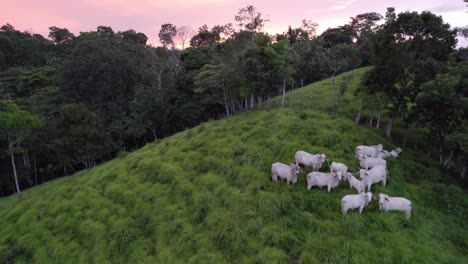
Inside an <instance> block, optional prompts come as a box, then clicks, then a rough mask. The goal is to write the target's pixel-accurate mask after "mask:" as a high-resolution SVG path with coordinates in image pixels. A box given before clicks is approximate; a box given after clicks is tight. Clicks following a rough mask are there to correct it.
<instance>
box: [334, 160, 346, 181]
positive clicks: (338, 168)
mask: <svg viewBox="0 0 468 264" xmlns="http://www.w3.org/2000/svg"><path fill="white" fill-rule="evenodd" d="M330 172H336V174H338V178H339V179H340V181H341V178H342V177H345V175H346V173H347V172H348V167H347V166H346V165H344V164H343V163H338V162H332V163H331V165H330Z"/></svg>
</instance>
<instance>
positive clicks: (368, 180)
mask: <svg viewBox="0 0 468 264" xmlns="http://www.w3.org/2000/svg"><path fill="white" fill-rule="evenodd" d="M359 176H360V177H361V179H362V182H363V183H364V185H365V186H367V191H370V189H371V187H372V184H374V183H378V182H382V185H383V186H384V187H385V185H386V184H387V176H388V171H387V168H386V167H385V166H382V165H379V166H375V167H374V168H372V169H370V170H364V169H360V170H359Z"/></svg>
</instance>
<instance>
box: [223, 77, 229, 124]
mask: <svg viewBox="0 0 468 264" xmlns="http://www.w3.org/2000/svg"><path fill="white" fill-rule="evenodd" d="M223 96H224V110H226V115H227V116H228V115H229V106H228V102H227V98H226V88H225V87H224V81H223Z"/></svg>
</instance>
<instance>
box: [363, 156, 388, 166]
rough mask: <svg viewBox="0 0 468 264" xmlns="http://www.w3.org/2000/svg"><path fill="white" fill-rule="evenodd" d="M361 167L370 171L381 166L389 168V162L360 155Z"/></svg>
mask: <svg viewBox="0 0 468 264" xmlns="http://www.w3.org/2000/svg"><path fill="white" fill-rule="evenodd" d="M359 165H360V166H361V168H364V169H366V170H368V169H371V168H373V167H375V166H379V165H382V166H385V167H387V161H386V160H384V159H381V158H372V157H367V156H366V155H360V156H359Z"/></svg>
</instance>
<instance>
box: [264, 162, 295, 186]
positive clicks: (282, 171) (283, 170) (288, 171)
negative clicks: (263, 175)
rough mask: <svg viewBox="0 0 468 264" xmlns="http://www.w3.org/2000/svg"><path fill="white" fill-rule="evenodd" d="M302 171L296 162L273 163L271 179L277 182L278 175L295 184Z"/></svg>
mask: <svg viewBox="0 0 468 264" xmlns="http://www.w3.org/2000/svg"><path fill="white" fill-rule="evenodd" d="M299 172H301V168H300V167H299V166H297V165H296V164H294V163H291V165H286V164H284V163H281V162H275V163H273V164H272V165H271V179H272V180H273V181H274V182H276V181H278V177H279V178H280V179H282V180H286V181H287V183H288V184H289V183H290V182H291V183H292V184H295V183H296V182H297V174H299Z"/></svg>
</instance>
